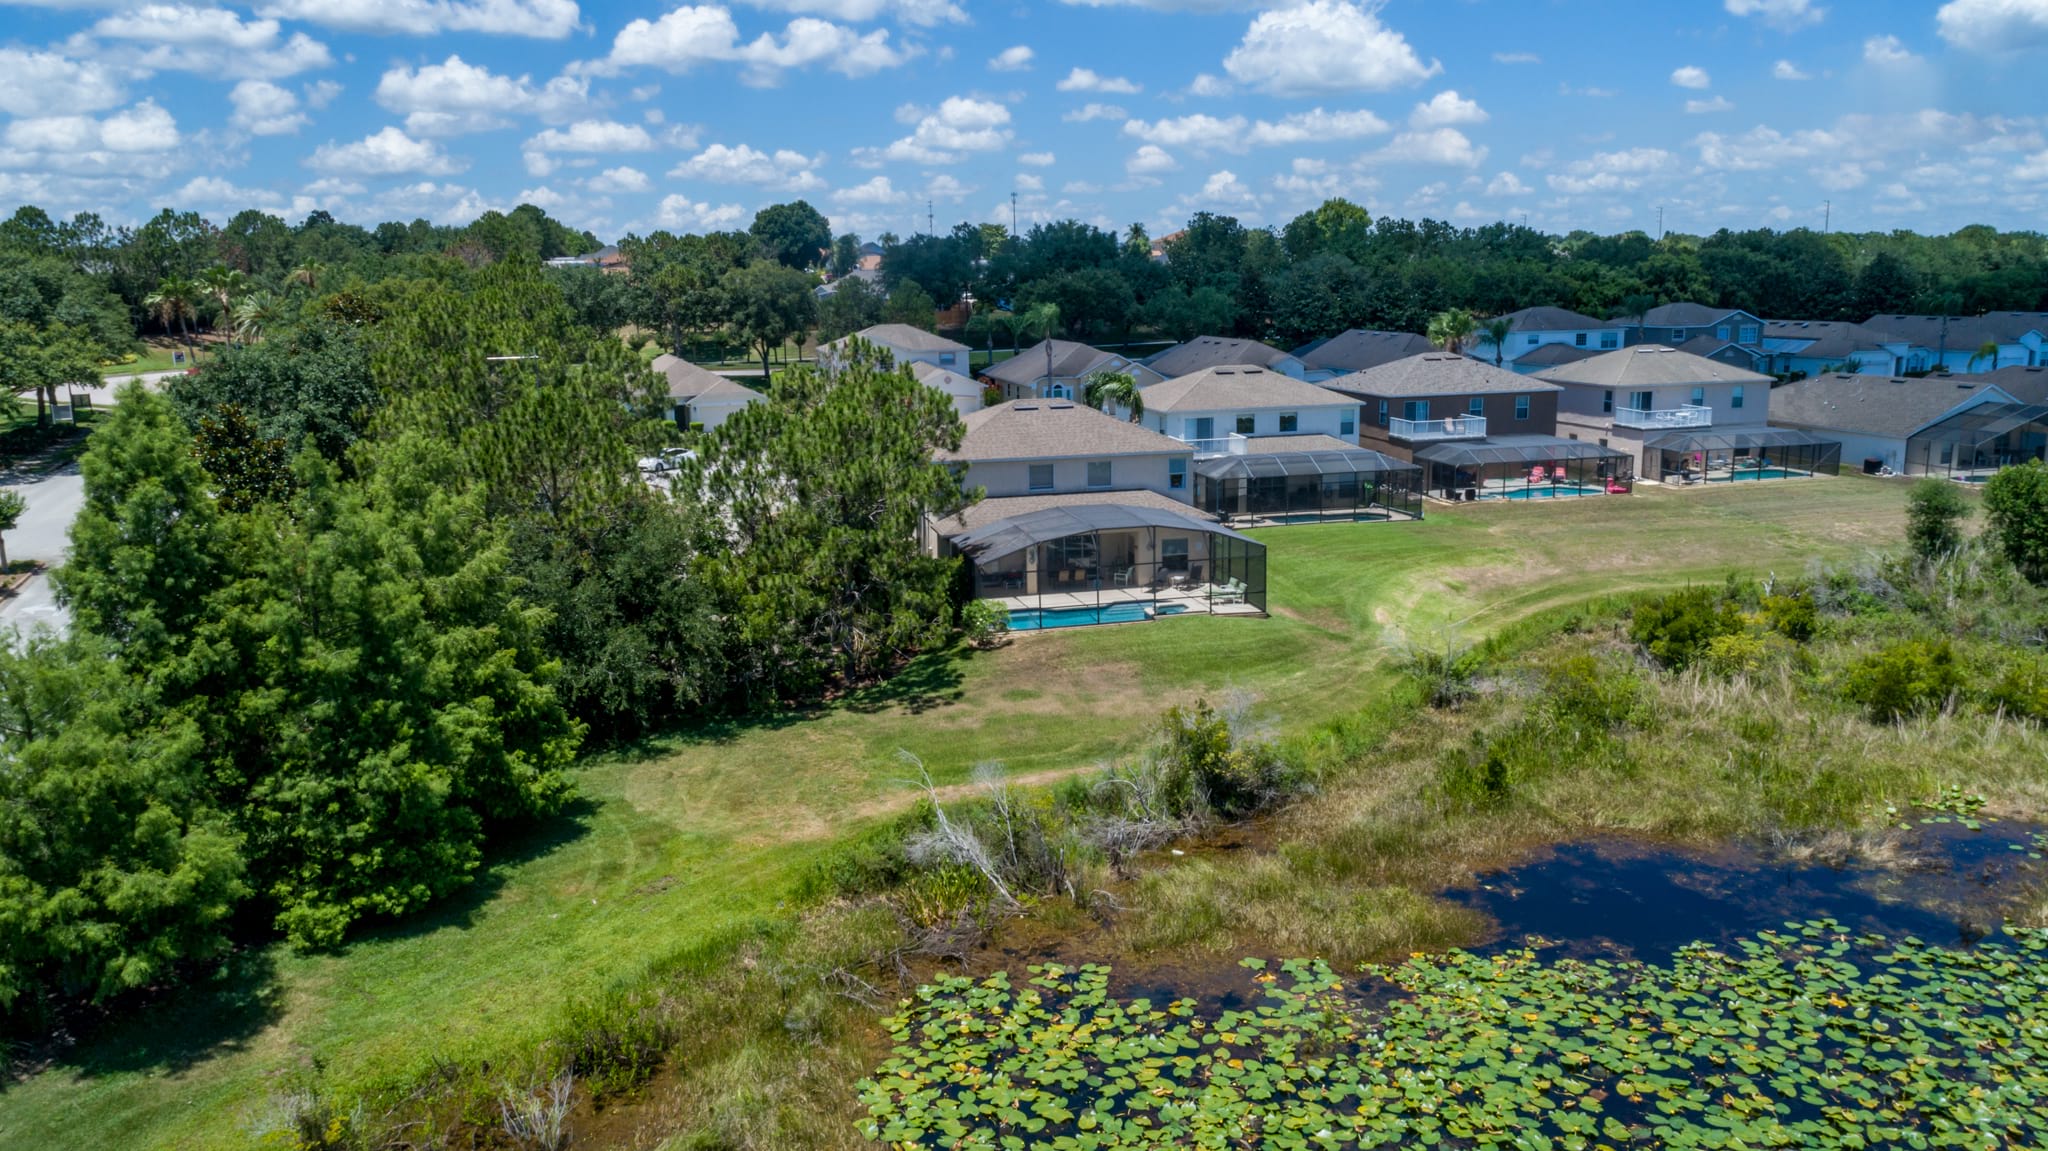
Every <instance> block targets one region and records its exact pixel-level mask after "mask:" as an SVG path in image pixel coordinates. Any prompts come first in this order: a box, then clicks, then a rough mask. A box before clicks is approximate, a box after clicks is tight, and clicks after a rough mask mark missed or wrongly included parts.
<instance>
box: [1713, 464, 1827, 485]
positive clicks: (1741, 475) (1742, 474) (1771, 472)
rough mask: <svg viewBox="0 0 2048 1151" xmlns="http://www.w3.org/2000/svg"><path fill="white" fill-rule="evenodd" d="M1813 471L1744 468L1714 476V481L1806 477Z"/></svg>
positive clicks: (1727, 481) (1726, 481)
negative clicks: (1730, 473) (1732, 473)
mask: <svg viewBox="0 0 2048 1151" xmlns="http://www.w3.org/2000/svg"><path fill="white" fill-rule="evenodd" d="M1812 474H1813V473H1811V472H1795V471H1793V470H1792V469H1791V468H1744V469H1742V470H1741V471H1739V472H1736V473H1735V474H1734V475H1732V476H1712V477H1709V478H1710V479H1712V480H1713V482H1715V483H1717V484H1719V483H1729V482H1738V483H1739V482H1741V481H1742V480H1789V479H1802V480H1803V479H1806V478H1807V477H1808V476H1810V475H1812Z"/></svg>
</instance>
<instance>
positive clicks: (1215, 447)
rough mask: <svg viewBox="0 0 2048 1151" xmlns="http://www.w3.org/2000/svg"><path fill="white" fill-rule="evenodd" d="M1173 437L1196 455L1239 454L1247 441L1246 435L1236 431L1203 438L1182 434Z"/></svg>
mask: <svg viewBox="0 0 2048 1151" xmlns="http://www.w3.org/2000/svg"><path fill="white" fill-rule="evenodd" d="M1173 438H1174V439H1177V440H1179V441H1180V442H1181V443H1184V444H1186V445H1187V446H1189V447H1191V448H1193V449H1194V450H1195V455H1197V456H1241V455H1243V454H1245V447H1246V444H1247V443H1248V441H1247V439H1246V437H1244V436H1243V435H1240V434H1238V433H1237V432H1232V433H1230V434H1229V435H1227V436H1214V437H1211V438H1209V439H1203V440H1191V439H1188V438H1186V437H1184V436H1175V437H1173Z"/></svg>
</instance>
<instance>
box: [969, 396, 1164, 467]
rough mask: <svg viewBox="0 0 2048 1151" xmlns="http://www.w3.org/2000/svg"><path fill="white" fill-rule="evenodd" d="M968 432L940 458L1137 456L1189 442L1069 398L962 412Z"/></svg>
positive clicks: (1054, 458) (1034, 458) (1017, 458)
mask: <svg viewBox="0 0 2048 1151" xmlns="http://www.w3.org/2000/svg"><path fill="white" fill-rule="evenodd" d="M961 422H962V423H965V424H966V425H967V434H966V435H965V436H963V437H961V439H960V449H959V450H958V451H953V452H940V453H939V456H938V458H939V459H941V460H955V461H959V462H962V463H980V462H986V461H990V460H1056V459H1072V458H1075V457H1079V456H1135V455H1158V454H1160V453H1165V452H1172V453H1178V454H1181V455H1186V454H1187V453H1188V452H1190V451H1191V450H1193V449H1191V448H1189V447H1188V445H1186V444H1184V443H1182V442H1180V441H1179V440H1176V439H1174V438H1172V437H1171V436H1164V435H1161V434H1159V433H1158V432H1155V431H1153V430H1151V429H1150V428H1141V427H1139V426H1138V425H1136V424H1134V423H1131V422H1130V421H1128V420H1120V419H1117V418H1116V417H1115V416H1112V415H1108V414H1106V413H1103V412H1098V411H1096V410H1095V409H1094V408H1091V407H1088V406H1087V405H1085V404H1081V403H1077V402H1075V401H1073V400H1011V401H1010V402H1009V403H1007V404H997V405H996V406H994V407H992V408H983V409H981V410H980V411H978V412H969V413H967V414H966V415H965V416H962V417H961Z"/></svg>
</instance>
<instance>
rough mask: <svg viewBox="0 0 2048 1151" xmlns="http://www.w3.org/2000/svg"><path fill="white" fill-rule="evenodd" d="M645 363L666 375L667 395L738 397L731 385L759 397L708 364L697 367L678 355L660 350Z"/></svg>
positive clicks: (701, 397) (687, 399)
mask: <svg viewBox="0 0 2048 1151" xmlns="http://www.w3.org/2000/svg"><path fill="white" fill-rule="evenodd" d="M648 367H651V368H653V369H654V370H655V371H657V372H660V373H661V374H662V375H663V376H664V377H666V378H667V379H668V398H669V399H671V400H681V401H685V402H687V401H689V400H696V399H720V398H722V399H739V398H741V397H740V396H738V395H737V394H736V393H735V392H734V390H733V389H735V388H737V389H738V390H739V391H741V392H745V393H746V394H747V395H749V396H752V397H754V398H755V399H761V398H762V396H761V393H759V392H757V391H755V390H754V389H752V388H748V387H743V386H741V385H739V384H736V383H733V382H732V381H731V380H729V379H727V378H726V377H724V376H721V375H719V374H718V373H717V372H714V371H712V370H710V369H709V368H701V367H698V366H697V365H696V364H693V363H691V362H690V361H688V360H686V359H683V358H682V357H681V356H674V355H670V354H669V353H667V352H663V353H662V354H661V355H658V356H656V357H654V362H653V363H651V364H649V365H648Z"/></svg>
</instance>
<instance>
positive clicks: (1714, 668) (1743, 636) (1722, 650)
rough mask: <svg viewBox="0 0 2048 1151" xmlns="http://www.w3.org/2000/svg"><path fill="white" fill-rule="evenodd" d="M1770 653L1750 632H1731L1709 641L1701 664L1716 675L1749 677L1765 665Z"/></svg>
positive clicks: (1762, 642)
mask: <svg viewBox="0 0 2048 1151" xmlns="http://www.w3.org/2000/svg"><path fill="white" fill-rule="evenodd" d="M1769 651H1770V649H1769V648H1767V647H1766V646H1765V645H1764V641H1763V640H1762V639H1760V638H1758V637H1757V636H1754V635H1751V634H1749V633H1748V632H1731V633H1729V634H1728V635H1717V636H1715V637H1714V638H1713V639H1710V640H1708V641H1707V650H1706V651H1705V652H1704V653H1702V658H1701V662H1702V663H1703V664H1704V665H1705V666H1706V669H1707V670H1708V671H1711V672H1713V673H1714V674H1715V675H1720V676H1738V675H1748V674H1749V673H1750V672H1753V671H1755V670H1757V669H1758V668H1760V667H1762V666H1763V665H1764V659H1765V657H1766V656H1767V655H1768V654H1769Z"/></svg>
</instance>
